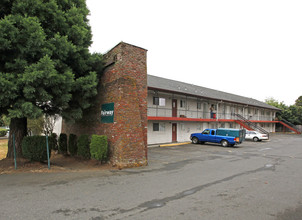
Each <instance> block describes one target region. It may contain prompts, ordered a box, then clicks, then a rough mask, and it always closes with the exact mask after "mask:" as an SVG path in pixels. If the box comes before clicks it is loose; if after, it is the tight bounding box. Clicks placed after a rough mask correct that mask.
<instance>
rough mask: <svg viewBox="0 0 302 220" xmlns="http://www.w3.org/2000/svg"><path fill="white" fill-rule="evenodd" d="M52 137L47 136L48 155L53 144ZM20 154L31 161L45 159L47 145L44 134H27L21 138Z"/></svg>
mask: <svg viewBox="0 0 302 220" xmlns="http://www.w3.org/2000/svg"><path fill="white" fill-rule="evenodd" d="M53 143H54V141H53V138H52V137H48V146H49V157H50V156H51V149H52V148H53V147H54V146H53ZM22 155H23V157H24V158H26V159H29V160H31V161H39V162H43V161H45V160H47V147H46V137H45V136H28V137H24V138H23V140H22Z"/></svg>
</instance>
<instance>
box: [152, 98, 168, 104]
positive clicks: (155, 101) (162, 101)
mask: <svg viewBox="0 0 302 220" xmlns="http://www.w3.org/2000/svg"><path fill="white" fill-rule="evenodd" d="M153 105H159V106H166V99H165V98H159V97H153Z"/></svg>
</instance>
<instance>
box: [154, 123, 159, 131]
mask: <svg viewBox="0 0 302 220" xmlns="http://www.w3.org/2000/svg"><path fill="white" fill-rule="evenodd" d="M153 131H159V123H153Z"/></svg>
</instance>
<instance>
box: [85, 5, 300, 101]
mask: <svg viewBox="0 0 302 220" xmlns="http://www.w3.org/2000/svg"><path fill="white" fill-rule="evenodd" d="M87 6H88V8H89V10H90V13H91V16H90V17H89V19H90V25H91V27H92V34H93V44H92V46H91V48H90V49H91V51H92V52H100V53H105V52H106V51H108V50H110V49H111V48H112V47H114V46H115V45H117V44H118V43H119V42H121V41H124V42H126V43H130V44H133V45H136V46H139V47H142V48H145V49H147V50H148V55H147V60H148V67H147V68H148V74H151V75H155V76H160V77H164V78H168V79H173V80H178V81H182V82H186V83H191V84H195V85H199V86H203V87H208V88H211V89H216V90H220V91H224V92H229V93H233V94H237V95H242V96H246V97H250V98H255V99H258V100H260V101H264V100H265V99H266V98H269V97H273V98H275V99H277V100H278V101H279V102H281V101H283V102H284V103H285V104H287V105H292V104H294V103H295V100H296V99H297V98H298V97H299V96H301V95H302V1H301V0H282V1H280V0H249V1H247V0H185V1H178V0H152V1H150V0H149V1H147V0H127V1H126V0H110V1H109V0H87Z"/></svg>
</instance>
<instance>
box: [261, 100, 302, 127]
mask: <svg viewBox="0 0 302 220" xmlns="http://www.w3.org/2000/svg"><path fill="white" fill-rule="evenodd" d="M300 97H301V96H300ZM300 97H299V98H298V99H297V100H299V99H300ZM265 102H266V103H267V104H269V105H272V106H275V107H277V108H279V109H281V111H280V112H277V114H276V116H277V118H278V119H279V120H282V119H285V120H286V121H289V122H291V123H292V124H295V125H298V124H302V106H298V105H297V101H296V105H291V106H287V105H285V104H284V103H283V102H278V101H277V100H276V99H274V98H268V99H266V100H265Z"/></svg>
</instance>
